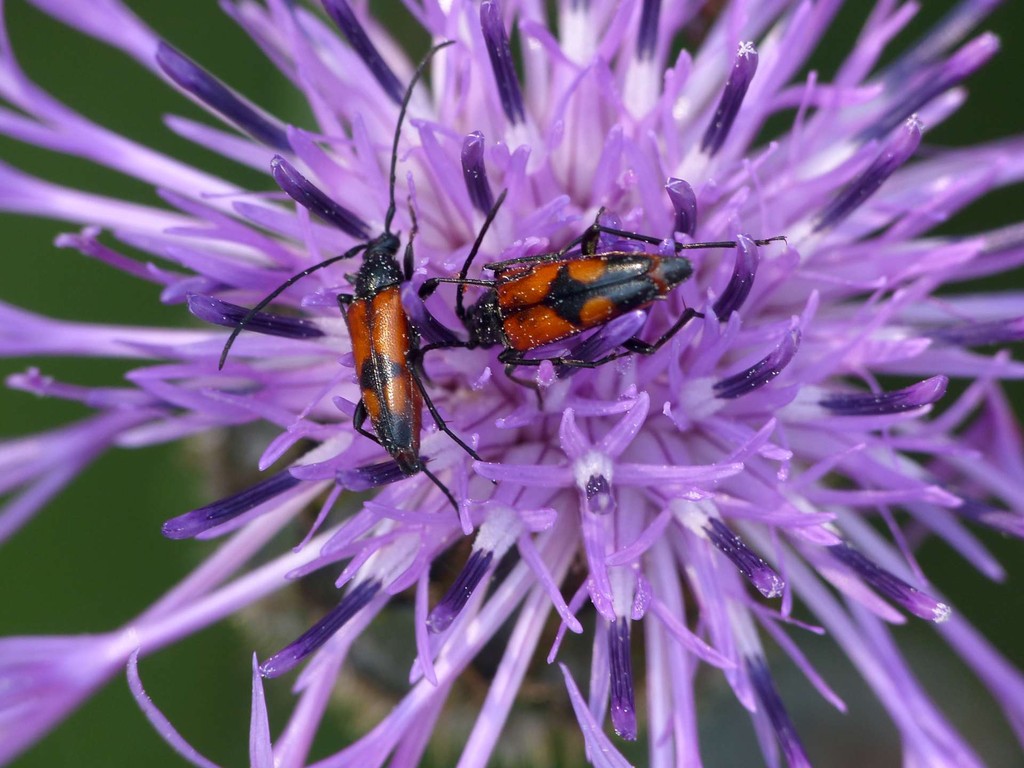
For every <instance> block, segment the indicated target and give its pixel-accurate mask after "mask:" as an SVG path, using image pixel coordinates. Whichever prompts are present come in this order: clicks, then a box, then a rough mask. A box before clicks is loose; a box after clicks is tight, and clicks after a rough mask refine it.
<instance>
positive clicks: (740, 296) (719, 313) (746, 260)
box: [713, 235, 759, 320]
mask: <svg viewBox="0 0 1024 768" xmlns="http://www.w3.org/2000/svg"><path fill="white" fill-rule="evenodd" d="M758 261H759V254H758V250H757V245H755V244H754V241H753V240H751V239H750V238H749V237H747V236H746V235H737V236H736V265H735V266H734V267H733V270H732V277H731V278H729V284H728V285H726V286H725V290H724V291H722V295H721V296H719V297H718V299H717V300H716V301H715V304H714V307H713V309H714V311H715V316H716V317H718V319H719V320H728V319H729V315H731V314H732V313H733V312H735V311H736V310H738V309H739V308H740V307H742V306H743V302H745V301H746V300H747V296H749V295H750V289H751V288H752V287H753V286H754V274H755V273H756V272H757V263H758Z"/></svg>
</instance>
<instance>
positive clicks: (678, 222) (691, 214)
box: [665, 178, 697, 237]
mask: <svg viewBox="0 0 1024 768" xmlns="http://www.w3.org/2000/svg"><path fill="white" fill-rule="evenodd" d="M665 191H666V192H668V199H669V200H671V201H672V209H673V210H674V211H675V213H676V219H675V225H674V227H673V229H672V231H673V232H682V233H683V234H684V235H689V236H690V237H693V233H694V232H696V231H697V195H696V194H695V193H694V191H693V187H691V186H690V185H689V184H687V183H686V182H685V181H683V180H682V179H671V178H670V179H669V180H668V184H666V185H665Z"/></svg>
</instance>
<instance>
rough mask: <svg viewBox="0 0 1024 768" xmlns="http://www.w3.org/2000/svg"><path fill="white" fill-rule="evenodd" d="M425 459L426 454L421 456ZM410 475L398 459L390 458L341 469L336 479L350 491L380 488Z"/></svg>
mask: <svg viewBox="0 0 1024 768" xmlns="http://www.w3.org/2000/svg"><path fill="white" fill-rule="evenodd" d="M420 458H422V459H423V460H424V461H426V460H427V457H426V456H421V457H420ZM406 477H408V475H406V474H405V472H403V471H402V467H401V466H400V465H399V464H398V462H397V461H394V460H391V459H389V460H388V461H382V462H380V463H379V464H367V465H366V466H365V467H355V468H353V469H339V470H338V471H337V473H335V479H336V480H337V481H338V485H340V486H341V487H342V488H347V489H348V490H350V491H368V490H370V489H371V488H380V487H381V486H382V485H390V484H391V483H396V482H398V481H399V480H402V479H404V478H406Z"/></svg>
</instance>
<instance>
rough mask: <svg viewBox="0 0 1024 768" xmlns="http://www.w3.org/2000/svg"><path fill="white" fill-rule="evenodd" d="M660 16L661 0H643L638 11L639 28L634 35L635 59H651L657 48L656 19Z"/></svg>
mask: <svg viewBox="0 0 1024 768" xmlns="http://www.w3.org/2000/svg"><path fill="white" fill-rule="evenodd" d="M660 16H661V0H644V5H643V9H642V10H641V11H640V28H639V29H638V30H637V35H636V57H637V58H638V59H653V58H654V54H655V53H656V52H657V46H658V19H659V17H660Z"/></svg>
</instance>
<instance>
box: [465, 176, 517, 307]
mask: <svg viewBox="0 0 1024 768" xmlns="http://www.w3.org/2000/svg"><path fill="white" fill-rule="evenodd" d="M507 194H508V190H507V189H503V190H501V194H500V195H498V199H497V200H495V201H494V205H492V206H491V210H489V211H488V212H487V218H485V219H484V223H483V224H482V225H481V226H480V232H479V233H477V236H476V240H475V241H474V242H473V247H472V248H470V249H469V254H468V255H467V256H466V261H465V263H464V264H463V265H462V271H461V272H459V280H461V281H462V282H460V283H459V288H458V290H457V291H456V293H455V314H456V316H457V317H458V318H459V320H462V321H463V322H465V320H466V306H465V303H464V301H463V296H465V294H466V283H465V280H466V278H467V277H468V276H469V267H470V265H471V264H472V263H473V259H475V258H476V254H477V252H478V251H479V250H480V245H481V244H482V243H483V241H484V236H485V235H486V234H487V230H488V228H489V227H490V226H491V222H492V221H494V217H495V216H497V215H498V209H499V208H501V204H502V203H503V202H505V195H507Z"/></svg>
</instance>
